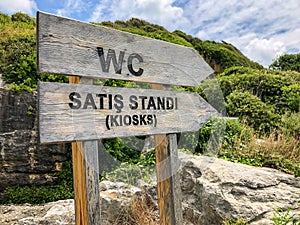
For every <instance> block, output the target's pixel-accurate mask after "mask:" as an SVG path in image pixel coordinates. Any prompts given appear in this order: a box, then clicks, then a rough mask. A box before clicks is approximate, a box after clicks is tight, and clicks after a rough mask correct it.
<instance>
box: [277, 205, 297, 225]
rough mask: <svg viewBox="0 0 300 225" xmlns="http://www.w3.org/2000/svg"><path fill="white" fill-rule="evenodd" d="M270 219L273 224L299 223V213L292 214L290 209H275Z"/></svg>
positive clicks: (288, 224)
mask: <svg viewBox="0 0 300 225" xmlns="http://www.w3.org/2000/svg"><path fill="white" fill-rule="evenodd" d="M272 221H273V222H274V224H275V225H300V214H298V215H296V214H294V213H293V212H292V210H291V209H289V210H287V211H286V212H284V211H283V210H282V209H277V210H275V212H274V217H273V218H272Z"/></svg>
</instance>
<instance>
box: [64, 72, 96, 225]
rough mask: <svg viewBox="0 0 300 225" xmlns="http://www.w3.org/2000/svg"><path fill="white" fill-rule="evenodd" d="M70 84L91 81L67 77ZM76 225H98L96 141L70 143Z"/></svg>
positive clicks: (90, 80)
mask: <svg viewBox="0 0 300 225" xmlns="http://www.w3.org/2000/svg"><path fill="white" fill-rule="evenodd" d="M69 82H70V83H75V84H78V83H79V82H80V83H85V84H92V82H93V81H92V79H80V77H69ZM72 162H73V177H74V179H73V180H74V193H75V222H76V225H100V222H101V218H100V214H101V212H100V193H99V161H98V141H85V142H72Z"/></svg>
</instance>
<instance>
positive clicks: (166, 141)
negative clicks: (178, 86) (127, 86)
mask: <svg viewBox="0 0 300 225" xmlns="http://www.w3.org/2000/svg"><path fill="white" fill-rule="evenodd" d="M151 88H152V89H157V90H162V89H165V86H163V85H159V84H152V85H151ZM154 142H155V156H156V177H157V195H158V207H159V215H160V224H161V225H182V224H183V218H182V205H181V189H180V180H179V176H178V174H177V171H178V168H179V161H178V151H177V135H176V134H160V135H155V136H154Z"/></svg>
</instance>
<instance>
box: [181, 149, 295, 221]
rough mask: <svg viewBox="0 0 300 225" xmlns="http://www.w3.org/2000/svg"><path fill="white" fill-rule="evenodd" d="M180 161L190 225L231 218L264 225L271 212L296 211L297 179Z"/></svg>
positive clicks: (206, 160)
mask: <svg viewBox="0 0 300 225" xmlns="http://www.w3.org/2000/svg"><path fill="white" fill-rule="evenodd" d="M181 160H182V163H183V167H182V171H181V177H182V182H181V187H182V197H183V205H184V217H185V219H186V220H189V221H190V222H192V223H193V224H202V225H211V224H222V221H223V220H225V219H232V218H233V219H243V220H244V221H247V222H248V223H249V224H251V225H254V224H265V225H267V224H273V223H272V222H271V221H270V218H272V217H273V216H274V214H273V213H274V209H278V208H281V209H284V210H288V209H290V208H295V209H298V210H299V205H298V202H299V199H300V179H299V178H295V177H294V176H292V175H289V174H285V173H281V172H279V171H277V170H273V169H268V168H256V167H252V166H247V165H243V164H236V163H231V162H228V161H225V160H221V159H216V158H211V157H197V156H186V155H182V154H181ZM266 221H268V222H266Z"/></svg>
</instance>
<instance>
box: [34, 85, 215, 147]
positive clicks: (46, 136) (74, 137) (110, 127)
mask: <svg viewBox="0 0 300 225" xmlns="http://www.w3.org/2000/svg"><path fill="white" fill-rule="evenodd" d="M216 115H217V111H216V110H215V109H214V108H213V107H212V106H210V105H209V104H208V103H207V102H206V101H205V100H204V99H202V98H201V97H200V96H199V95H198V94H196V93H190V92H176V91H163V90H152V89H136V88H116V87H106V86H96V85H83V84H62V83H46V82H41V83H39V118H40V120H39V126H40V130H41V131H42V132H41V133H40V140H41V143H49V142H67V141H68V142H70V141H82V140H93V139H101V138H112V137H124V136H139V135H151V134H163V133H178V132H184V131H196V130H198V129H199V128H200V126H201V125H202V124H203V123H205V122H206V121H207V120H209V119H210V118H211V117H212V116H216Z"/></svg>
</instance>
